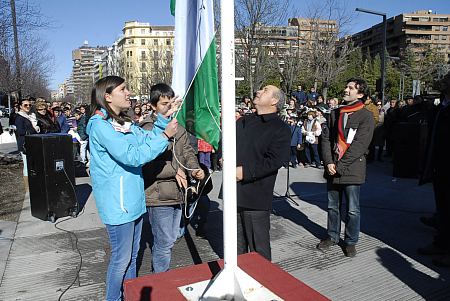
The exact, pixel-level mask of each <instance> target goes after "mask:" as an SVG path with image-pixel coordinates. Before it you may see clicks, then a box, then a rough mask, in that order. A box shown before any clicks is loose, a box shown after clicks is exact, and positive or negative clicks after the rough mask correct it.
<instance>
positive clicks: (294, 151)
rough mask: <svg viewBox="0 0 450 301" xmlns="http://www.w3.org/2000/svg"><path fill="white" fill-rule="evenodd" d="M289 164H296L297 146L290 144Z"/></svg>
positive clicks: (293, 165)
mask: <svg viewBox="0 0 450 301" xmlns="http://www.w3.org/2000/svg"><path fill="white" fill-rule="evenodd" d="M291 165H292V167H295V166H297V146H291Z"/></svg>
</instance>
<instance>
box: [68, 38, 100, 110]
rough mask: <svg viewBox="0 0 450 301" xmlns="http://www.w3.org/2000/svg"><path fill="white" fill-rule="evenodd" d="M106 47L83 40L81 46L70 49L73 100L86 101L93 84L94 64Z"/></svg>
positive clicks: (88, 98)
mask: <svg viewBox="0 0 450 301" xmlns="http://www.w3.org/2000/svg"><path fill="white" fill-rule="evenodd" d="M106 50H107V48H106V47H100V46H97V47H91V46H89V45H88V42H87V41H85V42H84V43H83V45H82V46H81V47H79V48H78V49H75V50H73V51H72V61H73V67H72V81H73V94H74V98H75V101H77V102H88V101H90V95H91V90H92V86H93V84H94V71H95V69H94V66H95V64H96V63H98V62H99V61H100V60H101V56H102V54H103V53H105V51H106Z"/></svg>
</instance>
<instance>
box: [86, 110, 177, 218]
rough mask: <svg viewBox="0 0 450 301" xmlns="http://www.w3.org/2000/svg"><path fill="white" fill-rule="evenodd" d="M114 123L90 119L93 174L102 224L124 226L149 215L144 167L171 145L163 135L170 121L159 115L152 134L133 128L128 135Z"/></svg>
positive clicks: (100, 118)
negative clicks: (147, 211)
mask: <svg viewBox="0 0 450 301" xmlns="http://www.w3.org/2000/svg"><path fill="white" fill-rule="evenodd" d="M101 112H102V113H103V114H104V116H107V113H106V111H105V110H103V109H102V110H101ZM111 122H112V120H111V119H110V118H108V119H105V117H103V116H101V115H94V116H92V117H91V118H90V119H89V122H88V125H87V128H86V132H87V134H88V135H89V147H90V154H91V159H90V174H91V180H92V190H93V192H94V197H95V201H96V204H97V209H98V213H99V216H100V218H101V220H102V222H103V223H104V224H107V225H121V224H125V223H128V222H131V221H134V220H136V219H137V218H139V217H140V216H141V215H142V214H143V213H145V210H146V207H145V193H144V180H143V177H142V165H144V164H145V163H147V162H149V161H151V160H153V159H154V158H156V157H157V156H158V155H159V154H161V153H162V152H163V151H164V150H165V149H166V147H167V145H168V141H167V139H166V138H165V137H163V135H161V133H162V131H163V130H164V129H165V127H166V125H167V123H168V122H169V120H168V119H165V118H163V117H162V116H161V115H159V116H158V118H157V120H156V123H155V126H154V127H153V130H152V131H146V130H144V129H142V128H140V127H138V126H137V125H134V124H132V125H131V127H130V129H129V131H128V132H127V131H125V132H124V131H120V130H117V129H115V127H114V126H113V124H112V123H111Z"/></svg>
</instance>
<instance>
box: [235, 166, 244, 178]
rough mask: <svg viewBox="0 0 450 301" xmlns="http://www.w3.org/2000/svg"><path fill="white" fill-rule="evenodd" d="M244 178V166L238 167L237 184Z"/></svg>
mask: <svg viewBox="0 0 450 301" xmlns="http://www.w3.org/2000/svg"><path fill="white" fill-rule="evenodd" d="M243 178H244V171H243V169H242V166H238V167H236V182H239V181H242V179H243Z"/></svg>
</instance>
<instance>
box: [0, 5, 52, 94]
mask: <svg viewBox="0 0 450 301" xmlns="http://www.w3.org/2000/svg"><path fill="white" fill-rule="evenodd" d="M9 4H11V6H10V5H9ZM12 4H14V5H12ZM13 12H15V16H16V18H15V19H14V18H13V17H14V14H13ZM14 25H15V27H16V28H17V32H16V38H17V40H16V43H15V42H14V38H15V35H14V30H13V28H14ZM48 27H49V22H48V21H47V19H46V18H44V17H43V15H42V14H41V12H40V9H39V7H38V6H37V5H35V4H30V3H29V1H27V0H15V1H11V3H7V1H1V2H0V65H1V67H2V68H1V70H0V90H2V91H5V92H6V93H9V94H10V93H12V92H14V91H17V90H18V89H21V88H23V94H24V95H33V96H46V95H49V94H50V93H49V91H48V83H49V81H48V79H49V77H50V74H51V69H52V67H53V65H52V63H53V60H52V57H51V56H50V55H49V54H48V52H47V49H49V48H48V47H47V46H46V45H44V43H43V41H42V39H41V38H40V37H39V34H38V33H39V31H40V30H43V29H45V28H48ZM15 44H16V46H17V47H15ZM17 52H18V53H17ZM19 57H20V61H19V60H16V58H19ZM20 74H22V76H20ZM18 78H22V81H20V80H19V79H18Z"/></svg>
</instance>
